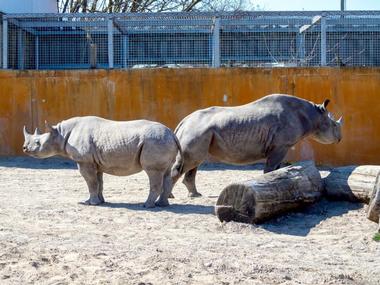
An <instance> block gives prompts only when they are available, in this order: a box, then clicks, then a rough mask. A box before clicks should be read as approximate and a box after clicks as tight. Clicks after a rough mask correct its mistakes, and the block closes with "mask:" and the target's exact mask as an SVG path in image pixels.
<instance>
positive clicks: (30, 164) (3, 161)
mask: <svg viewBox="0 0 380 285" xmlns="http://www.w3.org/2000/svg"><path fill="white" fill-rule="evenodd" d="M0 167H17V168H30V169H77V165H76V163H75V162H74V161H72V160H69V159H64V158H61V157H51V158H45V159H38V158H33V157H28V156H17V157H14V156H12V157H6V156H5V157H1V158H0Z"/></svg>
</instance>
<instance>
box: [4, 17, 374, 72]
mask: <svg viewBox="0 0 380 285" xmlns="http://www.w3.org/2000/svg"><path fill="white" fill-rule="evenodd" d="M0 43H1V45H0V46H1V55H2V56H1V61H0V62H1V66H2V68H5V69H7V68H9V69H74V68H75V69H78V68H86V69H87V68H136V67H232V66H241V67H250V66H379V65H380V11H355V12H353V11H345V12H340V11H331V12H318V11H313V12H310V11H307V12H239V13H141V14H135V13H133V14H131V13H130V14H7V15H2V17H1V15H0Z"/></svg>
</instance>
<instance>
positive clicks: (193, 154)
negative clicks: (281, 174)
mask: <svg viewBox="0 0 380 285" xmlns="http://www.w3.org/2000/svg"><path fill="white" fill-rule="evenodd" d="M328 103H329V100H325V101H324V102H323V103H322V104H314V103H313V102H310V101H307V100H304V99H301V98H297V97H295V96H290V95H283V94H273V95H268V96H266V97H263V98H261V99H259V100H257V101H254V102H251V103H248V104H246V105H242V106H237V107H210V108H207V109H203V110H198V111H195V112H194V113H192V114H190V115H188V116H187V117H186V118H184V119H183V120H182V121H181V122H180V123H179V125H178V126H177V128H176V130H175V134H176V135H177V137H178V139H179V141H180V144H181V148H182V151H183V158H184V164H183V165H182V157H179V156H178V158H177V161H176V163H175V164H174V166H173V173H172V176H173V183H175V182H176V181H177V180H178V179H179V177H180V176H181V175H182V174H183V173H185V177H184V179H183V183H184V184H185V185H186V187H187V189H188V191H189V196H190V197H196V196H200V193H199V192H198V191H197V189H196V186H195V176H196V172H197V168H198V166H199V165H200V164H201V163H202V162H203V161H204V160H205V159H206V158H207V157H208V156H209V157H211V158H212V159H214V160H217V161H220V162H224V163H229V164H250V163H253V162H255V161H257V160H259V159H263V158H266V159H267V160H266V164H265V169H264V172H269V171H272V170H275V169H277V168H279V166H280V163H281V161H282V160H283V159H284V157H285V155H286V153H287V151H288V149H289V148H290V147H292V146H293V145H295V144H296V143H297V142H298V141H300V140H301V139H303V138H305V137H307V136H311V137H312V138H313V139H314V140H316V141H318V142H320V143H323V144H330V143H337V142H339V141H340V140H341V138H342V135H341V123H342V121H341V119H339V120H338V121H335V120H334V119H333V118H332V116H331V115H330V113H329V112H328V111H327V109H326V107H327V104H328Z"/></svg>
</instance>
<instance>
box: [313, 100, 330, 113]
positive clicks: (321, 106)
mask: <svg viewBox="0 0 380 285" xmlns="http://www.w3.org/2000/svg"><path fill="white" fill-rule="evenodd" d="M329 103H330V100H329V99H326V100H325V101H323V103H322V104H319V105H316V106H317V108H318V109H319V111H320V112H321V113H324V112H326V111H327V105H328V104H329Z"/></svg>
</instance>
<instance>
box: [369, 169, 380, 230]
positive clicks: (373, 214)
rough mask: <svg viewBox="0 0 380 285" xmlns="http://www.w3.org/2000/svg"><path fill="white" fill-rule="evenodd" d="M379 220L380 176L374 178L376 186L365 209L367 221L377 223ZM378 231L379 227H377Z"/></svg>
mask: <svg viewBox="0 0 380 285" xmlns="http://www.w3.org/2000/svg"><path fill="white" fill-rule="evenodd" d="M379 218H380V176H378V177H377V178H376V184H375V187H374V189H373V191H372V195H371V199H370V202H369V206H368V209H367V219H368V220H370V221H372V222H375V223H379ZM379 230H380V225H379Z"/></svg>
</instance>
